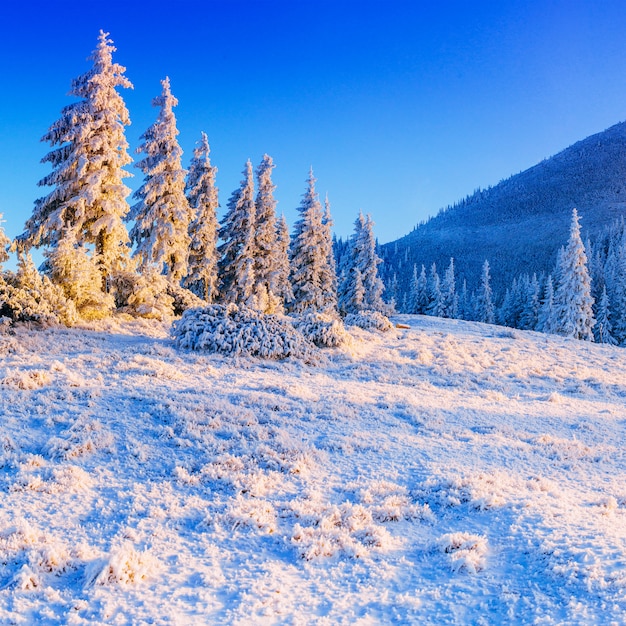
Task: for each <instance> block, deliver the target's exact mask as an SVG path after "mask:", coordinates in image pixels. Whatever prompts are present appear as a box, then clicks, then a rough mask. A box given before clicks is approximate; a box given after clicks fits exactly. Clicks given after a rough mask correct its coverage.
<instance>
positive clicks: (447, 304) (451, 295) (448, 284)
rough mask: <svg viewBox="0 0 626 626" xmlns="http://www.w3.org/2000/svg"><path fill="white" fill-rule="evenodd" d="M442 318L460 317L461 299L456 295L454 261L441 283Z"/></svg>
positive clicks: (452, 260) (451, 262)
mask: <svg viewBox="0 0 626 626" xmlns="http://www.w3.org/2000/svg"><path fill="white" fill-rule="evenodd" d="M441 304H442V317H448V318H456V317H457V315H458V308H459V298H458V296H457V293H456V279H455V277H454V259H452V258H451V259H450V265H448V269H447V270H446V273H445V274H444V278H443V281H442V283H441Z"/></svg>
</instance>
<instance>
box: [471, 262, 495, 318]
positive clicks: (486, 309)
mask: <svg viewBox="0 0 626 626" xmlns="http://www.w3.org/2000/svg"><path fill="white" fill-rule="evenodd" d="M475 315H476V321H478V322H484V323H486V324H493V322H494V318H495V307H494V305H493V294H492V291H491V274H490V273H489V261H486V260H485V262H484V263H483V271H482V273H481V276H480V287H479V288H478V293H477V294H476V307H475Z"/></svg>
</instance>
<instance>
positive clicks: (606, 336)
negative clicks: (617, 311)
mask: <svg viewBox="0 0 626 626" xmlns="http://www.w3.org/2000/svg"><path fill="white" fill-rule="evenodd" d="M593 330H594V336H595V340H596V341H597V342H598V343H606V344H609V345H611V346H615V345H617V340H616V339H615V337H613V326H612V324H611V312H610V302H609V296H608V295H607V293H606V285H605V286H604V288H603V289H602V295H601V296H600V302H599V303H598V313H597V315H596V325H595V327H594V329H593Z"/></svg>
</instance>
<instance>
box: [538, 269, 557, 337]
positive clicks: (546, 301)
mask: <svg viewBox="0 0 626 626" xmlns="http://www.w3.org/2000/svg"><path fill="white" fill-rule="evenodd" d="M536 330H538V331H539V332H541V333H549V334H552V333H554V284H553V282H552V275H549V276H548V278H546V286H545V288H544V295H543V300H542V301H541V305H540V307H539V313H538V315H537V326H536Z"/></svg>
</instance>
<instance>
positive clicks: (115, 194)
mask: <svg viewBox="0 0 626 626" xmlns="http://www.w3.org/2000/svg"><path fill="white" fill-rule="evenodd" d="M114 51H115V48H114V47H113V43H112V41H111V40H110V39H109V38H108V33H105V32H103V31H100V36H99V38H98V45H97V47H96V49H95V50H94V52H93V54H92V56H91V57H90V59H91V60H92V61H93V67H92V68H91V69H90V70H89V71H88V72H86V73H85V74H83V75H82V76H79V77H78V78H76V79H74V80H73V81H72V87H71V89H70V92H69V93H70V95H71V96H75V97H77V98H79V99H80V100H79V101H78V102H74V103H72V104H70V105H68V106H66V107H65V108H64V109H63V110H62V112H61V117H60V119H59V120H57V121H56V122H55V123H54V124H53V125H52V126H51V127H50V129H49V131H48V132H47V133H46V134H45V135H44V136H43V138H42V141H46V142H48V143H49V144H50V145H51V146H53V147H54V149H53V150H52V151H51V152H49V153H48V154H47V155H46V156H45V157H44V158H43V162H44V163H50V164H51V165H52V168H53V169H52V172H51V173H50V174H48V175H47V176H45V177H44V178H43V179H42V180H41V181H39V185H40V186H44V187H52V188H53V189H52V191H51V192H50V193H49V194H48V195H47V196H44V197H43V198H40V199H39V200H37V201H36V202H35V209H34V211H33V215H32V217H31V218H30V219H29V220H28V221H27V222H26V230H25V232H24V233H23V234H22V235H20V237H19V238H18V247H22V248H26V249H28V248H30V247H31V246H41V245H45V246H53V247H54V246H56V245H58V244H59V241H60V239H61V237H62V236H63V233H64V232H68V230H69V231H71V232H72V233H74V236H75V241H74V242H72V245H74V243H76V244H77V245H78V246H82V245H85V244H88V245H93V246H94V253H93V261H94V263H95V264H96V265H97V266H98V268H99V270H100V272H101V273H102V275H103V276H106V275H107V274H109V273H110V272H112V271H115V270H117V269H119V268H121V267H124V266H125V265H126V263H127V260H128V254H129V246H128V244H129V239H128V233H127V231H126V227H125V226H124V223H123V219H124V217H125V216H126V214H127V213H128V210H129V207H128V203H127V201H126V197H127V196H128V194H129V192H130V189H128V187H126V185H124V184H123V182H122V181H123V179H124V178H125V177H127V176H129V174H128V173H127V172H125V171H124V169H123V167H124V166H125V165H128V164H129V163H130V162H131V159H130V157H129V155H128V144H127V142H126V138H125V135H124V127H125V126H127V125H128V124H130V119H129V116H128V111H127V109H126V106H125V105H124V101H123V100H122V97H121V96H120V94H119V93H118V92H117V88H118V87H125V88H129V87H132V84H131V83H130V81H129V80H128V79H127V78H126V77H125V76H124V72H125V71H126V69H125V68H124V67H122V66H121V65H118V64H117V63H113V58H112V55H113V52H114ZM101 282H102V281H101Z"/></svg>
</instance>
